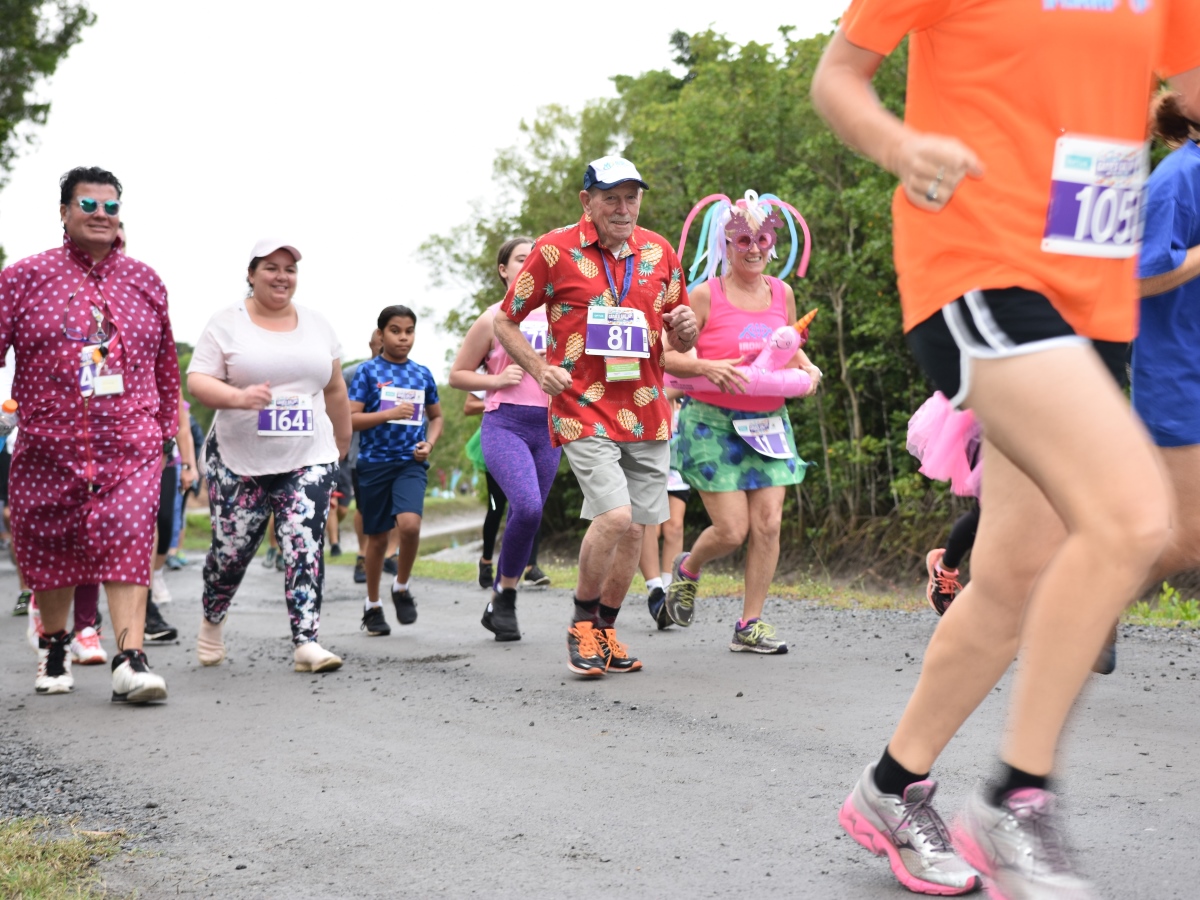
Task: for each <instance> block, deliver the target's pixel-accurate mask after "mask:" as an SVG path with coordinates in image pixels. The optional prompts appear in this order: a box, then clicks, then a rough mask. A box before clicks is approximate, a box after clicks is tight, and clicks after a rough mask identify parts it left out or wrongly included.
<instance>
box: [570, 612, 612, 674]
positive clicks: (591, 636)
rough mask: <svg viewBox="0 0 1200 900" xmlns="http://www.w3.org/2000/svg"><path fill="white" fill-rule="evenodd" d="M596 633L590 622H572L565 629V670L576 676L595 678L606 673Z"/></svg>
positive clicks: (605, 663)
mask: <svg viewBox="0 0 1200 900" xmlns="http://www.w3.org/2000/svg"><path fill="white" fill-rule="evenodd" d="M598 633H599V632H598V631H597V629H596V628H594V627H592V623H591V622H572V623H571V627H570V628H569V629H567V668H568V669H570V670H571V671H572V672H574V673H575V674H576V675H587V676H589V677H596V676H599V675H603V674H604V673H605V672H607V671H608V660H606V659H605V658H604V654H603V653H602V652H601V650H600V642H599V641H598V640H597V639H596V638H597V635H598Z"/></svg>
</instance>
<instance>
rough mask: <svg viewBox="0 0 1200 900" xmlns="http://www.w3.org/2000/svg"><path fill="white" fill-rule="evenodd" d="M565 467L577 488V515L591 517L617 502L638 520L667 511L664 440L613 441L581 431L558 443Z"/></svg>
mask: <svg viewBox="0 0 1200 900" xmlns="http://www.w3.org/2000/svg"><path fill="white" fill-rule="evenodd" d="M563 453H565V454H566V455H567V462H569V463H570V464H571V471H573V472H574V473H575V478H576V479H577V480H578V481H579V487H580V488H582V489H583V510H582V511H581V512H580V513H579V517H580V518H581V519H594V518H596V516H598V515H601V514H602V513H606V512H609V511H610V510H614V509H617V508H619V507H622V506H630V507H632V508H633V521H634V522H635V523H637V524H638V525H658V524H659V523H661V522H665V521H667V519H669V518H670V517H671V507H670V505H669V504H668V502H667V470H668V469H669V468H670V467H671V447H670V444H669V443H668V442H667V441H614V440H612V439H610V438H602V437H586V438H580V439H579V440H577V441H571V442H570V443H567V444H564V445H563Z"/></svg>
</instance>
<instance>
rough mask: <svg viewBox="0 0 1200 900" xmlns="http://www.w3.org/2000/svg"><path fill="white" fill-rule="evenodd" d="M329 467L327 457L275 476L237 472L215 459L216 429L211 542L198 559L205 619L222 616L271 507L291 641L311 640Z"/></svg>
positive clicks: (213, 455)
mask: <svg viewBox="0 0 1200 900" xmlns="http://www.w3.org/2000/svg"><path fill="white" fill-rule="evenodd" d="M336 469H337V465H336V463H332V464H330V465H323V466H307V467H305V468H303V469H296V470H295V471H292V472H281V473H280V474H278V475H254V476H250V475H238V474H237V473H236V472H232V471H230V470H229V468H227V467H226V466H225V464H224V463H223V462H222V461H221V454H220V451H219V449H218V447H217V437H216V435H215V434H213V435H211V436H210V437H209V439H208V446H207V453H206V464H205V473H204V474H205V476H206V477H207V479H208V506H209V510H210V513H211V516H212V546H211V547H210V548H209V551H208V556H207V557H205V559H204V618H205V619H206V620H207V621H209V622H212V623H213V624H214V625H216V624H219V623H221V622H223V621H225V616H226V615H228V613H229V604H230V602H231V601H232V600H233V595H234V594H235V593H236V592H237V589H238V585H240V584H241V583H242V577H243V576H244V575H245V574H246V567H247V566H248V565H250V561H251V560H252V559H254V554H255V553H256V552H258V545H259V544H261V543H262V539H263V535H265V534H266V531H267V519H268V518H269V517H270V516H271V514H272V513H274V514H275V537H276V538H277V539H278V540H279V552H280V553H281V554H282V555H283V564H284V568H283V583H284V597H285V598H286V599H287V607H288V619H289V620H290V621H291V624H292V641H293V642H294V643H295V644H297V645H299V644H304V643H307V642H309V641H315V640H316V639H317V630H318V628H319V627H320V622H321V592H322V590H323V589H324V586H325V517H326V516H327V515H328V514H329V495H330V493H331V492H332V491H333V480H334V472H335V471H336Z"/></svg>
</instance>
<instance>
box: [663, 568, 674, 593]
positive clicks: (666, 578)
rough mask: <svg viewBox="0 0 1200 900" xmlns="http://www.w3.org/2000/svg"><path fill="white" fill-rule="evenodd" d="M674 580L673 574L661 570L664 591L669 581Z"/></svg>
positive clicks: (669, 583) (668, 585) (669, 584)
mask: <svg viewBox="0 0 1200 900" xmlns="http://www.w3.org/2000/svg"><path fill="white" fill-rule="evenodd" d="M674 580H675V576H674V575H672V574H671V573H670V572H663V573H662V584H663V590H664V591H665V590H666V589H667V588H669V587H670V586H671V582H672V581H674Z"/></svg>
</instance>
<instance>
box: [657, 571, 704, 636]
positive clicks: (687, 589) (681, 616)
mask: <svg viewBox="0 0 1200 900" xmlns="http://www.w3.org/2000/svg"><path fill="white" fill-rule="evenodd" d="M688 555H689V554H687V553H680V554H679V555H678V556H676V557H675V562H674V563H672V564H671V583H670V585H668V586H667V598H666V601H665V606H664V609H666V611H667V618H669V619H670V620H671V621H672V622H674V623H675V624H676V625H679V626H680V627H681V628H687V627H688V626H689V625H691V624H692V614H693V613H694V612H695V611H696V587H697V586H698V585H699V582H698V581H697V580H696V579H695V578H688V577H687V576H686V575H684V574H683V573H682V572H680V571H679V567H680V566H681V565H682V564H683V561H684V560H686V559H687V558H688Z"/></svg>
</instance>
